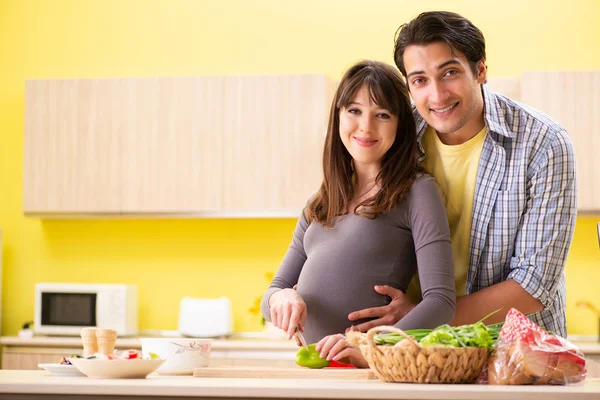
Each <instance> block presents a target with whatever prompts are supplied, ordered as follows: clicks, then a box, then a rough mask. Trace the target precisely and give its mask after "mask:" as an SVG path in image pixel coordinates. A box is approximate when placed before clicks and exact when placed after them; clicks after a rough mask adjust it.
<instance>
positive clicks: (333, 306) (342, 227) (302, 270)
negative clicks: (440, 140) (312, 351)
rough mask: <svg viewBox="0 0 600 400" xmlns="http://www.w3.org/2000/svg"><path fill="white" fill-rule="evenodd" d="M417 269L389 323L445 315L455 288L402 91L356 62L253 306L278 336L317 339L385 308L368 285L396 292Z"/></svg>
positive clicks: (380, 70)
mask: <svg viewBox="0 0 600 400" xmlns="http://www.w3.org/2000/svg"><path fill="white" fill-rule="evenodd" d="M417 273H418V275H419V280H420V282H421V289H422V296H423V301H422V302H421V303H419V304H418V305H417V306H416V307H415V308H414V309H413V310H412V311H410V312H409V313H408V314H407V315H406V316H405V317H404V318H403V319H402V320H400V321H399V322H398V324H397V325H396V326H397V327H399V328H401V329H411V328H434V327H437V326H439V325H441V324H444V323H447V322H449V321H450V320H451V319H452V317H453V316H454V311H455V305H456V294H455V288H454V268H453V263H452V247H451V243H450V233H449V228H448V220H447V217H446V210H445V208H444V205H443V204H442V199H441V196H440V193H439V191H438V188H437V186H436V184H435V182H434V180H433V178H431V177H430V176H429V175H427V174H425V173H424V172H423V171H422V170H421V168H420V167H419V163H418V160H417V135H416V127H415V122H414V118H413V113H412V106H411V103H410V97H409V94H408V90H407V88H406V86H405V84H404V82H403V80H402V78H401V76H400V74H399V73H398V72H397V71H396V70H395V69H394V68H393V67H391V66H389V65H387V64H384V63H381V62H377V61H362V62H359V63H357V64H355V65H354V66H352V67H351V68H350V69H349V70H348V71H347V72H346V73H345V74H344V76H343V78H342V80H341V82H340V84H339V86H338V88H337V91H336V93H335V97H334V100H333V104H332V106H331V112H330V116H329V125H328V130H327V137H326V139H325V147H324V153H323V182H322V184H321V187H320V188H319V190H318V192H317V193H316V194H315V195H314V196H312V197H311V198H310V199H309V201H308V203H307V206H306V207H305V208H304V210H303V212H302V214H301V215H300V217H299V219H298V223H297V226H296V228H295V231H294V234H293V239H292V243H291V245H290V247H289V249H288V251H287V254H286V255H285V257H284V259H283V261H282V263H281V265H280V267H279V269H278V271H277V274H276V276H275V277H274V279H273V281H272V282H271V285H270V286H269V288H268V289H267V291H266V293H265V294H264V296H263V299H262V303H261V311H262V314H263V316H264V317H265V318H266V319H267V320H269V321H271V322H272V323H273V324H274V325H275V326H277V327H279V328H281V329H282V330H284V331H285V332H287V335H288V338H291V337H292V335H293V334H294V332H295V330H296V328H298V329H299V330H300V331H302V332H304V335H305V337H306V339H307V341H308V342H309V343H310V342H317V341H319V340H321V339H323V338H324V337H326V336H329V335H334V334H341V333H343V332H345V331H346V330H347V329H348V328H349V327H350V321H349V320H348V314H349V313H350V312H352V311H354V310H359V309H363V308H368V307H376V306H384V305H386V304H387V303H388V302H389V299H386V298H384V297H383V296H381V295H380V294H378V293H377V292H375V291H374V290H373V287H374V285H389V286H393V287H396V288H400V289H402V290H403V291H406V288H407V286H408V283H409V282H410V280H411V278H412V277H413V276H414V275H415V274H417ZM294 287H296V288H295V289H294ZM361 322H363V321H354V324H358V323H361ZM339 336H340V337H341V335H339ZM339 339H340V338H339V337H338V339H336V340H339ZM333 341H335V340H332V342H333ZM318 347H319V346H318ZM321 347H322V345H321ZM330 347H331V346H330ZM338 347H339V346H338Z"/></svg>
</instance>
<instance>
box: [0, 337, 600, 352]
mask: <svg viewBox="0 0 600 400" xmlns="http://www.w3.org/2000/svg"><path fill="white" fill-rule="evenodd" d="M164 339H176V338H164ZM186 339H187V338H186ZM0 345H2V346H19V347H68V348H73V347H81V338H78V337H51V336H34V337H33V338H20V337H18V336H2V337H0ZM116 347H117V348H120V349H123V348H126V347H127V348H141V343H140V340H139V338H118V339H117V343H116ZM211 349H212V350H270V351H279V350H282V351H296V350H298V346H297V345H296V343H295V342H294V341H292V340H266V339H265V340H262V339H256V340H247V339H213V341H212V343H211ZM599 349H600V346H599Z"/></svg>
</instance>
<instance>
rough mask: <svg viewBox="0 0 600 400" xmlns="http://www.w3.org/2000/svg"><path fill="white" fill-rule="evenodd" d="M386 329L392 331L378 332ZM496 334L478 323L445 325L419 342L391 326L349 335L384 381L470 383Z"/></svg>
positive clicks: (351, 342) (482, 364) (483, 362)
mask: <svg viewBox="0 0 600 400" xmlns="http://www.w3.org/2000/svg"><path fill="white" fill-rule="evenodd" d="M384 331H387V332H392V333H391V334H388V335H382V334H380V335H377V333H378V332H384ZM495 333H496V331H495V330H494V329H490V328H488V327H486V326H485V325H484V324H483V323H481V322H478V323H477V324H473V325H465V326H460V327H450V326H448V325H443V326H440V327H438V328H436V329H434V330H433V331H430V332H429V333H428V334H427V335H425V336H424V337H422V338H421V339H420V341H417V340H416V339H415V338H414V337H412V336H410V335H408V334H407V333H405V332H404V331H402V330H400V329H397V328H395V327H392V326H379V327H376V328H373V329H370V330H369V331H368V332H367V333H366V334H362V333H359V332H348V333H347V335H346V336H347V341H348V343H349V344H351V345H354V346H358V347H359V348H360V351H361V353H362V355H363V357H364V358H365V359H366V360H367V362H368V364H369V367H370V368H371V369H372V370H373V372H374V373H375V375H377V377H378V378H379V379H380V380H382V381H384V382H410V383H471V382H474V381H475V380H476V379H477V378H478V376H479V375H480V373H481V370H482V368H483V366H484V365H485V363H486V362H487V358H488V354H489V351H490V350H491V348H492V346H493V344H494V341H495ZM376 337H377V338H376ZM394 339H396V341H395V343H394ZM378 343H379V344H378Z"/></svg>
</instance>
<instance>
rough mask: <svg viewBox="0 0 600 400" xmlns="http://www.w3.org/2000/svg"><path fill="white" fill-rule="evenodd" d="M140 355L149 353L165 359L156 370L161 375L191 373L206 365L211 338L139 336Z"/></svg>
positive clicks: (146, 356) (147, 355) (148, 355)
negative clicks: (140, 344)
mask: <svg viewBox="0 0 600 400" xmlns="http://www.w3.org/2000/svg"><path fill="white" fill-rule="evenodd" d="M140 342H141V343H142V356H143V357H144V358H149V357H150V354H149V353H154V354H157V355H158V356H159V357H160V358H163V359H165V360H166V361H165V363H164V364H163V365H161V366H160V368H159V369H158V370H156V372H158V373H159V374H162V375H192V374H193V372H194V368H202V367H207V366H208V361H209V360H210V346H211V342H212V339H182V338H140Z"/></svg>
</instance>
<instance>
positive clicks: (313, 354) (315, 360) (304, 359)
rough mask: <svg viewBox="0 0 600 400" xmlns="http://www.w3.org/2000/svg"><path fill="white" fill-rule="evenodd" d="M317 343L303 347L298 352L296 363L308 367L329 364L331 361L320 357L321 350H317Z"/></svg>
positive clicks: (322, 366)
mask: <svg viewBox="0 0 600 400" xmlns="http://www.w3.org/2000/svg"><path fill="white" fill-rule="evenodd" d="M316 346H317V344H316V343H312V344H309V345H308V349H306V348H304V347H302V348H300V349H299V350H298V352H297V353H296V364H297V365H299V366H301V367H308V368H325V367H327V366H329V361H327V360H326V359H324V358H321V357H320V355H319V354H320V352H319V351H317V350H316V348H315V347H316Z"/></svg>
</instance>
